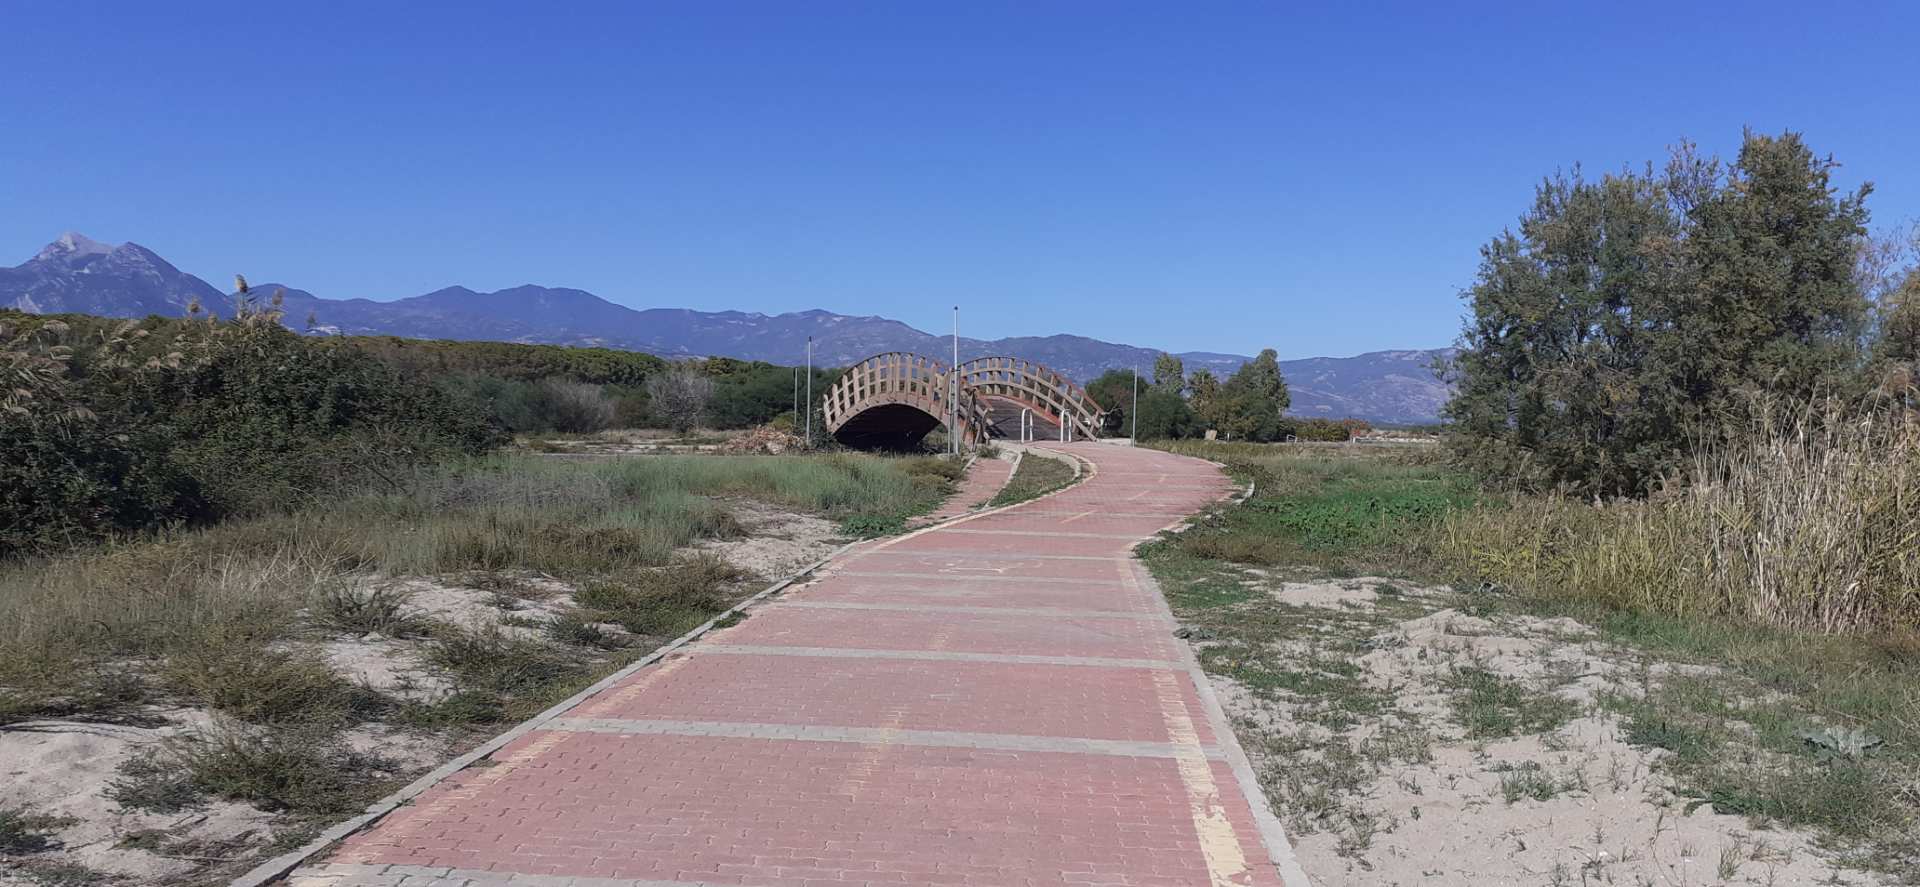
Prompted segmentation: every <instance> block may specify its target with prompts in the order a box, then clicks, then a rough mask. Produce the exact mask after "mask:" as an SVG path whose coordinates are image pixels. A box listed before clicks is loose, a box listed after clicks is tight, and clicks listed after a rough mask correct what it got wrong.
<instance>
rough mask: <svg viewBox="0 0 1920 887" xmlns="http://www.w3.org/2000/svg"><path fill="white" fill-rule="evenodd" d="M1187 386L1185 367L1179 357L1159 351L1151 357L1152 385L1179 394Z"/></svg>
mask: <svg viewBox="0 0 1920 887" xmlns="http://www.w3.org/2000/svg"><path fill="white" fill-rule="evenodd" d="M1186 386H1187V368H1186V365H1185V364H1184V363H1182V362H1181V360H1180V358H1178V357H1175V356H1173V355H1171V354H1167V353H1165V352H1161V354H1160V356H1159V357H1156V358H1154V359H1153V387H1155V388H1158V389H1160V390H1162V391H1171V392H1173V393H1174V394H1179V393H1180V391H1181V389H1184V388H1185V387H1186Z"/></svg>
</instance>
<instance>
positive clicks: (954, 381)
mask: <svg viewBox="0 0 1920 887" xmlns="http://www.w3.org/2000/svg"><path fill="white" fill-rule="evenodd" d="M947 382H948V384H947V388H948V394H947V415H950V416H952V417H953V426H952V427H951V428H948V429H947V432H948V434H947V436H948V437H949V438H952V441H951V446H952V447H953V454H954V455H955V456H959V455H960V306H959V305H955V306H953V366H952V368H951V369H949V370H948V371H947Z"/></svg>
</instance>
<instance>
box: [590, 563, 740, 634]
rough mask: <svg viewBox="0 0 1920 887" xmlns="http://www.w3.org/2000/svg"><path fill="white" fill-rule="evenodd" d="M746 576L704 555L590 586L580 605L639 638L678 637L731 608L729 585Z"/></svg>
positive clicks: (734, 568)
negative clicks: (651, 636)
mask: <svg viewBox="0 0 1920 887" xmlns="http://www.w3.org/2000/svg"><path fill="white" fill-rule="evenodd" d="M746 575H747V574H746V573H744V572H743V571H742V570H740V569H739V568H738V567H735V566H733V565H732V564H729V563H727V562H726V561H724V560H721V559H720V558H717V557H714V556H713V555H710V554H700V555H696V556H694V557H690V558H687V559H685V560H683V561H680V562H678V563H676V564H674V565H672V566H668V567H660V568H657V569H652V570H645V571H641V572H638V573H636V574H633V575H631V576H629V577H625V578H622V579H618V580H612V579H609V580H601V581H598V582H592V583H589V584H588V585H587V586H586V587H585V588H583V589H581V590H580V592H579V594H577V595H575V596H574V602H575V603H577V604H579V605H580V606H581V607H584V608H586V609H587V610H589V611H591V612H593V613H594V614H595V615H596V616H597V617H599V618H600V619H601V621H605V622H615V623H618V624H619V625H621V626H622V627H624V628H626V629H627V630H628V631H631V632H634V633H635V634H650V635H666V636H672V635H676V634H680V633H682V632H685V631H687V630H689V629H691V628H693V627H694V626H696V625H699V624H700V623H702V622H704V621H706V620H707V619H710V618H712V617H713V616H714V614H717V613H719V612H721V611H723V610H725V609H727V608H728V607H729V606H731V605H732V595H731V594H730V588H729V587H730V586H731V585H732V584H733V583H736V582H739V581H741V580H742V579H745V578H746Z"/></svg>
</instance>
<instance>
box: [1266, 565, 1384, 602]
mask: <svg viewBox="0 0 1920 887" xmlns="http://www.w3.org/2000/svg"><path fill="white" fill-rule="evenodd" d="M1246 572H1247V573H1248V574H1249V575H1251V576H1254V577H1256V578H1253V579H1249V580H1246V584H1247V585H1248V586H1249V587H1253V588H1262V589H1265V590H1266V592H1267V595H1268V596H1269V597H1271V598H1273V600H1275V601H1276V602H1278V603H1282V604H1288V605H1291V606H1298V607H1349V608H1359V609H1365V608H1369V607H1370V606H1371V605H1372V604H1374V603H1376V602H1378V601H1379V600H1380V598H1381V596H1382V595H1386V596H1395V595H1409V594H1418V590H1417V589H1410V588H1409V587H1408V586H1407V585H1406V583H1403V582H1400V581H1397V580H1394V579H1384V578H1381V577H1379V576H1360V577H1357V578H1353V579H1334V580H1328V581H1325V582H1281V583H1279V584H1278V585H1277V586H1276V585H1273V584H1271V583H1270V582H1268V581H1265V580H1267V579H1268V578H1269V577H1270V576H1271V574H1270V573H1269V572H1267V571H1265V570H1259V569H1249V570H1247V571H1246Z"/></svg>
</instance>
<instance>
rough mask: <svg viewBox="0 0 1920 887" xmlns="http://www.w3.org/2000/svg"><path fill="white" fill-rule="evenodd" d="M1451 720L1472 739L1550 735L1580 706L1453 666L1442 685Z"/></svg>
mask: <svg viewBox="0 0 1920 887" xmlns="http://www.w3.org/2000/svg"><path fill="white" fill-rule="evenodd" d="M1444 684H1445V686H1446V687H1447V689H1449V690H1452V691H1453V694H1454V695H1453V696H1452V698H1451V699H1449V700H1448V701H1449V703H1450V704H1451V706H1452V708H1453V718H1454V720H1455V721H1457V722H1459V724H1460V726H1461V727H1462V728H1463V729H1465V730H1466V731H1467V736H1468V737H1470V738H1473V739H1504V738H1506V737H1509V736H1526V735H1533V734H1538V733H1551V732H1553V731H1555V730H1558V729H1560V727H1562V726H1564V725H1565V724H1566V723H1567V722H1568V721H1571V720H1573V719H1574V717H1576V716H1578V715H1579V714H1580V705H1579V704H1578V703H1576V702H1574V701H1572V700H1570V699H1566V698H1564V697H1561V696H1559V695H1557V694H1555V693H1551V692H1547V691H1544V690H1536V689H1533V688H1531V687H1528V686H1527V685H1526V684H1523V683H1521V682H1520V681H1517V680H1514V679H1513V678H1509V677H1505V676H1502V675H1499V674H1495V673H1494V672H1492V671H1490V670H1488V669H1486V668H1484V667H1482V666H1479V665H1463V666H1456V667H1455V668H1454V669H1453V671H1452V672H1451V673H1449V674H1448V675H1447V679H1446V681H1445V682H1444Z"/></svg>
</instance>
